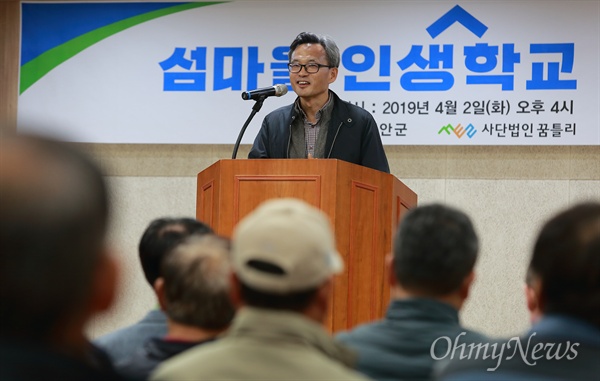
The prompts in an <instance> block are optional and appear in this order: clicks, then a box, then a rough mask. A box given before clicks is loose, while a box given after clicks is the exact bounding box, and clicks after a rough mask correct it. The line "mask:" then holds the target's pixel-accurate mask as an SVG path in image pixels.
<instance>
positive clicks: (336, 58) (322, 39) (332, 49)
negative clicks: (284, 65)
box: [288, 32, 340, 67]
mask: <svg viewBox="0 0 600 381" xmlns="http://www.w3.org/2000/svg"><path fill="white" fill-rule="evenodd" d="M303 44H320V45H321V46H323V49H325V54H326V56H327V64H328V65H329V66H333V67H339V66H340V49H339V48H338V46H337V44H336V43H335V41H333V39H331V37H329V36H319V35H318V34H314V33H308V32H302V33H300V34H299V35H298V36H296V38H295V39H294V41H293V42H292V43H291V45H290V50H289V52H288V60H289V61H291V60H292V54H293V53H294V50H296V48H297V47H298V46H300V45H303Z"/></svg>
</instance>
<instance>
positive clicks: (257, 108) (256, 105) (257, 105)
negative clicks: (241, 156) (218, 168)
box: [231, 96, 266, 159]
mask: <svg viewBox="0 0 600 381" xmlns="http://www.w3.org/2000/svg"><path fill="white" fill-rule="evenodd" d="M265 98H266V97H265V96H262V97H260V98H259V99H257V100H256V103H254V106H253V107H252V112H251V113H250V116H249V117H248V119H246V123H244V126H243V127H242V130H241V131H240V134H239V135H238V138H237V141H236V142H235V146H233V155H232V156H231V158H232V159H235V157H236V156H237V151H238V148H239V147H240V143H241V141H242V136H244V132H246V128H248V125H249V124H250V121H251V120H252V118H254V115H256V113H257V112H259V111H260V108H261V107H262V105H263V102H264V101H265Z"/></svg>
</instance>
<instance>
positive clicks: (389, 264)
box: [385, 253, 398, 287]
mask: <svg viewBox="0 0 600 381" xmlns="http://www.w3.org/2000/svg"><path fill="white" fill-rule="evenodd" d="M385 271H386V273H387V276H388V279H389V280H388V282H389V283H390V287H394V286H396V285H398V279H397V278H396V272H395V271H394V255H393V254H392V253H389V254H388V255H386V256H385Z"/></svg>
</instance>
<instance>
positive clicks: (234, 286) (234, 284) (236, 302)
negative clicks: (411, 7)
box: [229, 271, 244, 309]
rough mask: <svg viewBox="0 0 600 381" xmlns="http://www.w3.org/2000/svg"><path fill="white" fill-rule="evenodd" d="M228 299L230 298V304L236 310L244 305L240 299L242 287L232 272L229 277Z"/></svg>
mask: <svg viewBox="0 0 600 381" xmlns="http://www.w3.org/2000/svg"><path fill="white" fill-rule="evenodd" d="M229 297H230V298H231V303H232V304H233V306H234V307H235V308H236V309H238V308H240V307H242V306H243V305H244V301H243V299H242V285H241V282H240V279H239V278H238V277H237V275H235V273H234V272H233V271H232V272H231V273H230V275H229Z"/></svg>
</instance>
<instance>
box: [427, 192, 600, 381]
mask: <svg viewBox="0 0 600 381" xmlns="http://www.w3.org/2000/svg"><path fill="white" fill-rule="evenodd" d="M528 273H529V274H530V277H531V279H530V284H531V287H532V289H533V290H534V294H535V296H536V297H537V301H536V304H537V306H538V308H539V310H540V312H541V318H540V319H539V321H537V322H536V323H535V324H534V325H533V326H532V327H531V329H530V330H529V331H528V332H527V333H526V334H525V335H523V336H522V337H520V338H519V337H514V338H510V339H506V340H503V341H500V342H499V343H498V348H500V347H502V348H504V353H503V354H502V353H500V356H497V357H496V358H487V359H484V358H483V356H478V357H476V358H473V357H471V358H467V359H464V360H460V359H457V360H455V361H452V362H451V364H450V366H449V367H447V368H446V369H445V370H444V372H443V373H442V374H441V375H440V377H439V378H440V379H442V380H453V381H454V380H464V381H470V380H471V381H474V380H478V381H479V380H495V381H499V380H502V381H514V380H536V381H541V380H546V381H550V380H555V381H556V380H564V381H567V380H580V381H596V380H598V379H600V203H597V202H594V203H592V202H590V203H583V204H579V205H576V206H574V207H572V208H570V209H567V210H565V211H563V212H561V213H559V214H558V215H556V216H555V217H554V218H552V219H550V220H549V221H548V222H547V223H546V224H545V225H544V227H543V228H542V230H541V232H540V234H539V236H538V238H537V241H536V243H535V246H534V249H533V255H532V257H531V261H530V264H529V270H528ZM498 352H500V351H498Z"/></svg>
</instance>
